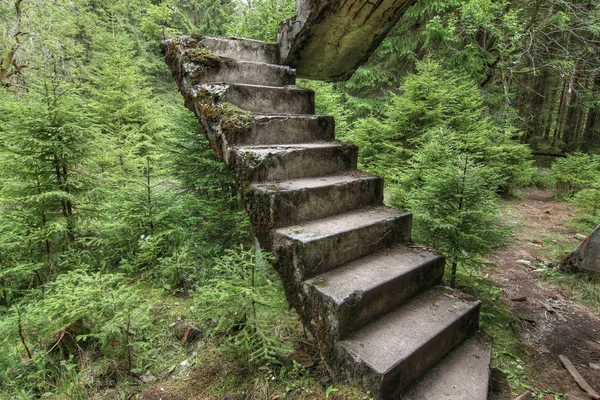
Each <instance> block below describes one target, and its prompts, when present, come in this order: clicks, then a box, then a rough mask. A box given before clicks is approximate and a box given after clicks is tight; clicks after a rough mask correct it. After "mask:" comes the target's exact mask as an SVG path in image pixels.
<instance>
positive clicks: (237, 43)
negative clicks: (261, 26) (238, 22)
mask: <svg viewBox="0 0 600 400" xmlns="http://www.w3.org/2000/svg"><path fill="white" fill-rule="evenodd" d="M193 37H194V38H197V44H198V46H202V47H205V48H207V49H208V50H210V51H212V52H213V53H215V54H216V55H218V56H220V57H226V58H233V59H236V60H241V61H254V62H261V63H265V64H279V46H278V45H277V43H265V42H261V41H259V40H253V39H245V38H237V37H230V38H219V37H212V36H193Z"/></svg>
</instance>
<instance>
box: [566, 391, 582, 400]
mask: <svg viewBox="0 0 600 400" xmlns="http://www.w3.org/2000/svg"><path fill="white" fill-rule="evenodd" d="M564 399H565V400H583V399H582V398H581V397H577V396H573V395H572V394H569V393H567V394H565V397H564Z"/></svg>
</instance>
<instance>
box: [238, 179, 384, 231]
mask: <svg viewBox="0 0 600 400" xmlns="http://www.w3.org/2000/svg"><path fill="white" fill-rule="evenodd" d="M251 186H252V189H253V191H252V194H251V195H249V196H251V199H249V200H250V202H251V203H252V204H251V205H250V207H252V210H253V212H258V213H260V214H261V215H262V216H263V218H265V217H267V218H268V222H267V224H268V225H270V226H272V227H277V228H279V227H283V226H286V225H293V224H297V223H300V222H304V221H310V220H314V219H319V218H325V217H327V216H330V215H334V214H339V213H343V212H346V211H350V210H354V209H357V208H360V207H364V206H369V205H381V204H383V179H382V178H380V177H377V176H374V175H370V174H366V173H361V172H358V171H351V172H346V173H344V174H342V175H339V174H336V175H330V176H322V177H312V178H300V179H293V180H286V181H279V182H269V183H266V184H265V183H262V184H253V185H251Z"/></svg>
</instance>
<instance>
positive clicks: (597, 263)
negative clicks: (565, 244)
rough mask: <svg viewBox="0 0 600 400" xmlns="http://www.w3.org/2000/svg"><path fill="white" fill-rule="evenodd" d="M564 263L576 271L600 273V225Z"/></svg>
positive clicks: (566, 266)
mask: <svg viewBox="0 0 600 400" xmlns="http://www.w3.org/2000/svg"><path fill="white" fill-rule="evenodd" d="M562 265H563V266H564V267H565V268H568V269H571V270H574V271H589V272H598V273H600V225H598V226H597V227H596V229H594V231H593V232H592V233H590V235H589V236H588V237H587V238H586V239H585V240H584V241H582V242H581V243H580V244H579V246H577V248H576V249H575V251H573V252H572V253H571V254H569V255H568V256H567V257H565V259H564V261H563V262H562Z"/></svg>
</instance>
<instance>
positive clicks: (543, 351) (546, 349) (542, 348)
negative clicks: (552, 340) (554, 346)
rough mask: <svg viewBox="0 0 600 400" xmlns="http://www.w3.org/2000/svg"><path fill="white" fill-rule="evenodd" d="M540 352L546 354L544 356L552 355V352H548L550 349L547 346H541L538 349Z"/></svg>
mask: <svg viewBox="0 0 600 400" xmlns="http://www.w3.org/2000/svg"><path fill="white" fill-rule="evenodd" d="M538 351H539V352H540V353H544V354H550V353H551V351H550V350H548V348H547V347H546V346H540V347H538Z"/></svg>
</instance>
